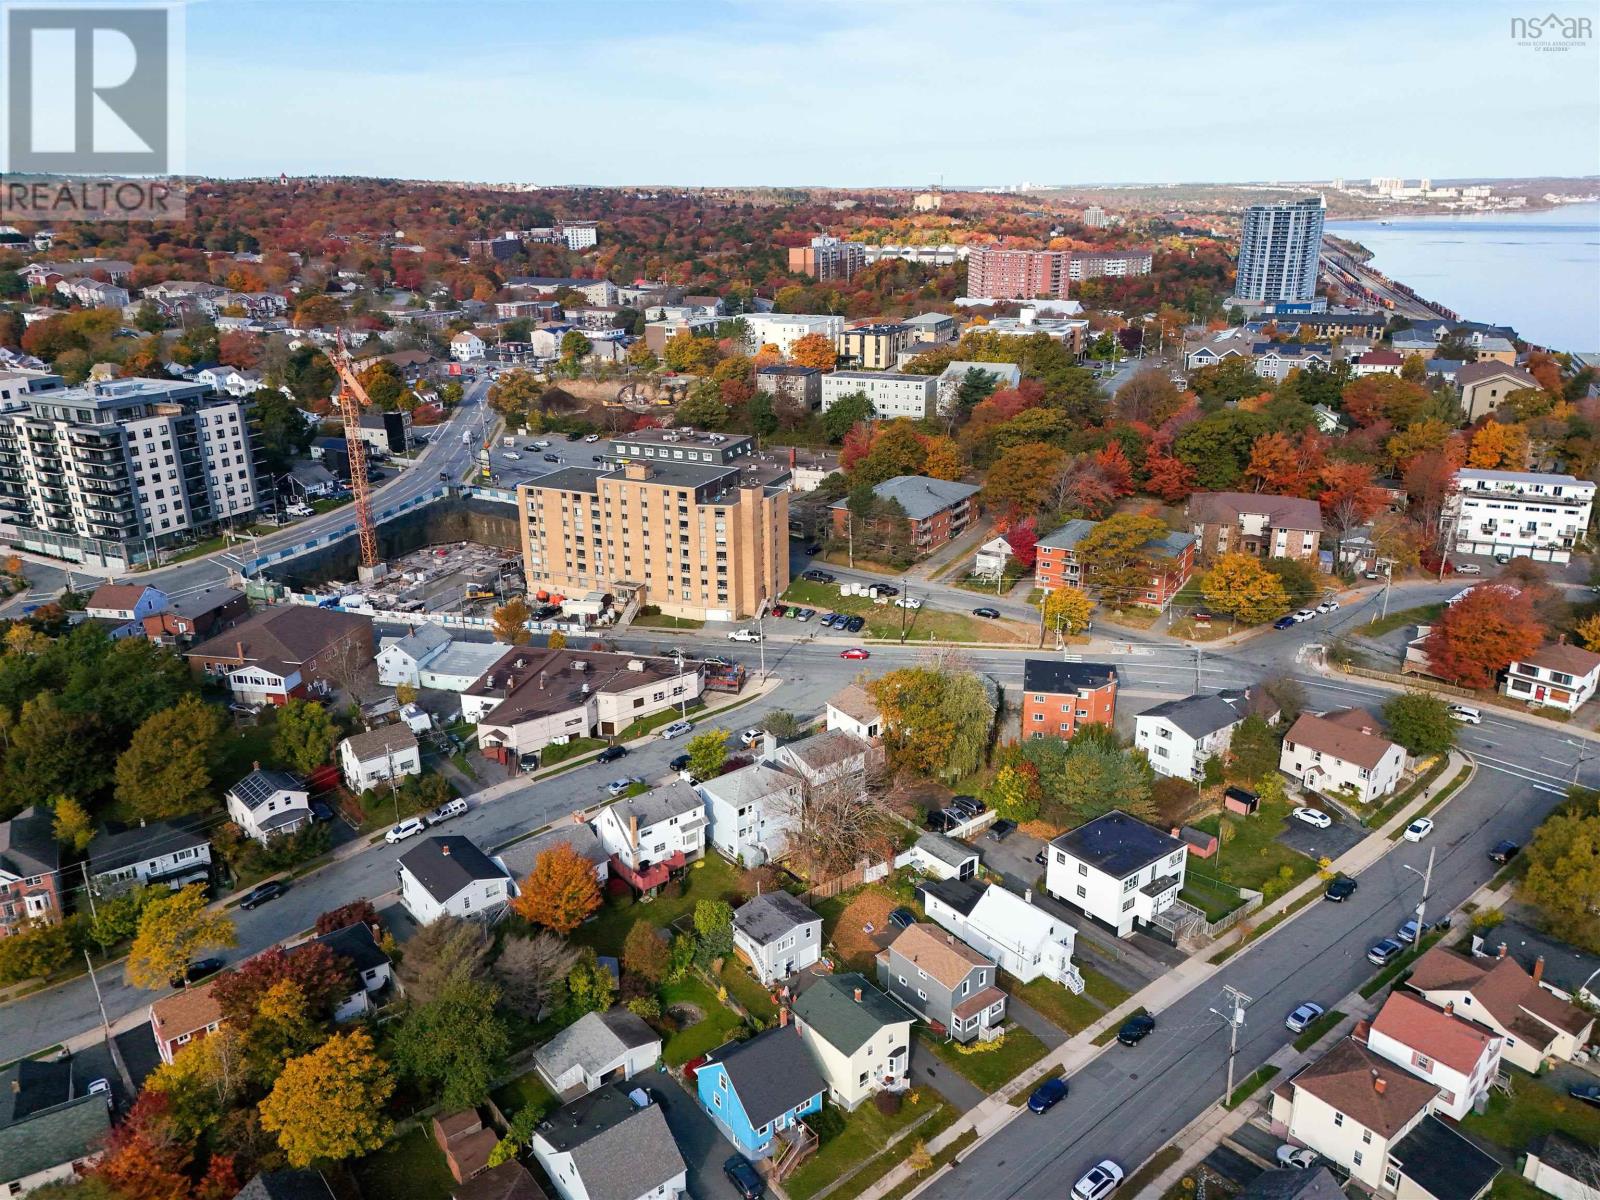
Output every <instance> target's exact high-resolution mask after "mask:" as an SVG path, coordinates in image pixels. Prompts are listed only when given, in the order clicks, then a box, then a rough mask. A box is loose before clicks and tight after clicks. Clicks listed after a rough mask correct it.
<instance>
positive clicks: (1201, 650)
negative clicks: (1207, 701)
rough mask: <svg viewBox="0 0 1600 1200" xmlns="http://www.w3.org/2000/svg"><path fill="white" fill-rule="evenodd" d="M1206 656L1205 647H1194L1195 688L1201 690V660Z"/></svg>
mask: <svg viewBox="0 0 1600 1200" xmlns="http://www.w3.org/2000/svg"><path fill="white" fill-rule="evenodd" d="M1204 656H1205V647H1203V646H1196V647H1195V648H1194V690H1195V691H1197V692H1198V691H1200V690H1201V689H1200V660H1201V658H1203V657H1204Z"/></svg>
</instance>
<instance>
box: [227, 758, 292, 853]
mask: <svg viewBox="0 0 1600 1200" xmlns="http://www.w3.org/2000/svg"><path fill="white" fill-rule="evenodd" d="M227 804H228V818H229V819H230V820H231V821H232V822H233V823H234V824H235V825H237V826H238V827H239V828H240V829H242V830H244V832H245V833H246V835H248V836H249V837H253V838H255V839H256V841H258V842H261V843H263V844H265V843H266V841H267V840H268V839H269V838H274V837H278V836H279V835H281V834H285V833H293V832H294V831H295V830H297V829H299V828H301V827H302V826H304V825H309V824H310V823H311V795H310V793H309V792H307V791H306V785H305V784H304V783H303V782H302V781H301V780H299V779H297V778H296V777H295V776H293V775H290V774H289V773H288V772H287V771H263V770H262V769H261V767H260V765H259V764H257V766H256V769H255V770H254V771H252V772H250V774H248V775H246V776H245V777H244V778H243V779H241V780H239V782H238V783H236V784H234V785H233V786H232V787H231V788H229V789H228V796H227Z"/></svg>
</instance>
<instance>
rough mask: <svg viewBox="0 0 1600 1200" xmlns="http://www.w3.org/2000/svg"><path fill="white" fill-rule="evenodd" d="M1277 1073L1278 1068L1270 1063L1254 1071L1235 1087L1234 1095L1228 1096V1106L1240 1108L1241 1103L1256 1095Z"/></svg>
mask: <svg viewBox="0 0 1600 1200" xmlns="http://www.w3.org/2000/svg"><path fill="white" fill-rule="evenodd" d="M1277 1073H1278V1068H1277V1067H1274V1066H1271V1065H1270V1064H1269V1065H1267V1066H1265V1067H1261V1068H1258V1069H1257V1070H1256V1071H1254V1072H1252V1073H1251V1075H1250V1077H1249V1078H1248V1079H1246V1080H1245V1081H1244V1082H1243V1083H1241V1084H1240V1085H1239V1086H1238V1087H1236V1088H1234V1089H1233V1095H1231V1096H1229V1097H1228V1107H1229V1108H1238V1107H1239V1105H1241V1104H1243V1103H1244V1102H1245V1101H1246V1100H1248V1099H1250V1097H1251V1096H1253V1095H1255V1094H1256V1092H1257V1091H1259V1090H1260V1089H1261V1088H1262V1087H1263V1086H1264V1085H1266V1084H1267V1083H1268V1082H1269V1081H1270V1080H1271V1079H1272V1077H1273V1076H1274V1075H1276V1074H1277Z"/></svg>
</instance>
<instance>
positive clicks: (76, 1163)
mask: <svg viewBox="0 0 1600 1200" xmlns="http://www.w3.org/2000/svg"><path fill="white" fill-rule="evenodd" d="M89 1083H90V1080H89V1079H88V1078H87V1077H86V1076H85V1070H84V1068H83V1067H82V1066H79V1065H77V1064H75V1063H73V1062H70V1061H69V1062H40V1061H37V1060H35V1059H28V1058H24V1059H21V1060H19V1061H18V1062H14V1063H12V1064H11V1065H10V1066H8V1067H5V1068H3V1069H0V1196H25V1195H27V1194H28V1193H29V1192H31V1191H33V1190H34V1189H35V1188H41V1187H44V1186H45V1185H46V1184H51V1183H60V1184H67V1183H68V1182H69V1181H71V1180H72V1179H74V1178H75V1177H76V1176H77V1174H78V1172H79V1171H80V1170H81V1169H83V1168H86V1167H88V1166H89V1165H90V1164H91V1163H93V1162H94V1161H95V1160H96V1159H98V1158H99V1157H100V1153H101V1151H102V1150H103V1149H104V1148H105V1142H106V1136H107V1134H109V1133H110V1132H111V1106H110V1105H109V1104H108V1103H107V1100H108V1099H109V1097H108V1096H104V1095H101V1094H100V1093H97V1092H91V1091H89V1090H88V1088H89Z"/></svg>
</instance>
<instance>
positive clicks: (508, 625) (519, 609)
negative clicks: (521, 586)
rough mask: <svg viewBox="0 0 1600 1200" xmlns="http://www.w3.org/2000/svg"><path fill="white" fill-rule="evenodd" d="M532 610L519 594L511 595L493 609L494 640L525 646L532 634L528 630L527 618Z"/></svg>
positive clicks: (531, 614) (531, 613)
mask: <svg viewBox="0 0 1600 1200" xmlns="http://www.w3.org/2000/svg"><path fill="white" fill-rule="evenodd" d="M531 616H533V610H532V609H530V608H529V607H528V602H527V601H526V600H524V599H523V598H522V597H521V596H513V597H511V599H509V600H507V601H506V602H505V603H504V604H502V605H501V606H500V607H499V608H497V609H495V610H494V617H493V620H494V636H495V640H496V641H500V642H505V643H507V644H508V645H512V646H525V645H527V644H528V639H529V638H530V637H532V636H533V635H532V634H531V633H530V632H529V631H528V618H529V617H531Z"/></svg>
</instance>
